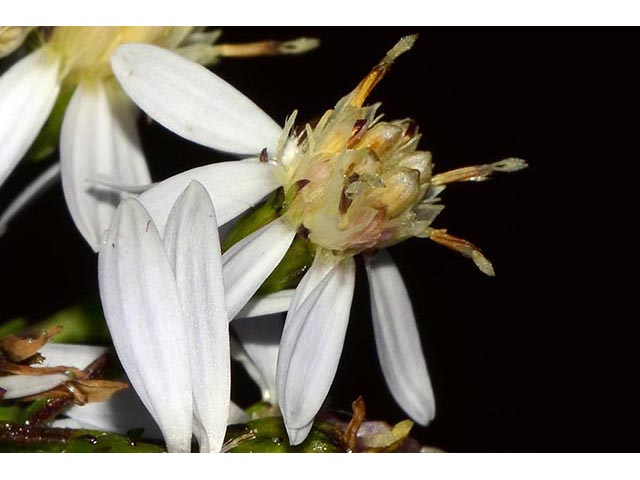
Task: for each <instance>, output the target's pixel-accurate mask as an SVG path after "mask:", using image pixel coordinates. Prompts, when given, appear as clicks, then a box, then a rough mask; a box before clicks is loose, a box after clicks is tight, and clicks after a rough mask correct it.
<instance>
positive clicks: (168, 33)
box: [49, 27, 192, 83]
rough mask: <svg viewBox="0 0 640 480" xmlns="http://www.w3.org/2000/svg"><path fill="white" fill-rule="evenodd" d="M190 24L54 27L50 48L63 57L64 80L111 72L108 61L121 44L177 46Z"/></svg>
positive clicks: (98, 76) (98, 75) (71, 80)
mask: <svg viewBox="0 0 640 480" xmlns="http://www.w3.org/2000/svg"><path fill="white" fill-rule="evenodd" d="M191 28H192V27H56V28H54V30H53V33H52V34H51V38H50V39H49V45H50V47H51V49H52V50H53V51H54V52H55V53H57V54H59V55H61V56H62V58H63V61H64V67H63V72H64V73H65V75H66V81H68V82H72V83H77V82H78V81H79V80H80V79H86V78H87V77H89V78H93V79H102V78H104V77H107V76H109V75H111V66H110V64H109V60H110V58H111V54H112V53H113V51H114V50H115V49H116V48H117V47H118V46H119V45H121V44H123V43H137V42H139V43H152V44H156V45H160V46H164V47H168V48H170V47H175V46H177V45H178V44H179V43H180V42H181V41H182V40H183V39H184V38H185V36H186V35H187V34H188V33H189V32H190V30H191Z"/></svg>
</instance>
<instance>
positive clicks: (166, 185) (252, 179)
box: [138, 158, 280, 231]
mask: <svg viewBox="0 0 640 480" xmlns="http://www.w3.org/2000/svg"><path fill="white" fill-rule="evenodd" d="M273 171H274V167H273V166H272V165H270V164H268V163H262V162H259V161H258V159H257V158H252V159H247V160H242V161H231V162H222V163H215V164H213V165H207V166H204V167H199V168H194V169H192V170H188V171H186V172H182V173H180V174H178V175H175V176H173V177H170V178H168V179H166V180H164V181H163V182H160V183H158V184H157V185H155V186H154V187H153V188H151V189H149V190H147V191H146V192H144V193H143V194H142V195H140V197H139V199H138V200H140V202H141V203H142V204H143V205H144V206H145V207H146V208H147V210H148V211H149V214H150V215H151V217H152V218H153V221H154V222H155V223H156V225H157V226H158V229H159V230H160V231H163V229H164V225H165V223H166V221H167V217H168V216H169V211H170V210H171V207H172V206H173V204H174V202H175V201H176V198H178V195H180V194H181V193H182V192H183V191H184V189H185V188H186V187H187V185H189V183H191V181H192V180H197V181H198V182H200V183H201V184H202V185H203V186H204V187H205V188H206V189H207V192H209V196H210V197H211V201H212V203H213V206H214V209H215V211H216V218H217V220H218V225H224V224H225V223H227V222H228V221H229V220H232V219H233V218H235V217H237V216H238V215H240V214H241V213H242V212H244V211H245V210H246V209H248V208H251V207H253V206H254V205H256V204H257V203H258V202H259V201H260V200H262V199H263V198H264V197H265V196H266V195H267V194H269V193H270V192H272V191H273V190H275V189H276V188H278V187H279V186H280V183H279V182H278V181H277V180H276V178H275V176H274V175H273Z"/></svg>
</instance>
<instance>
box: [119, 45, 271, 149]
mask: <svg viewBox="0 0 640 480" xmlns="http://www.w3.org/2000/svg"><path fill="white" fill-rule="evenodd" d="M111 65H112V68H113V72H114V73H115V75H116V77H117V78H118V80H119V81H120V84H121V85H122V87H123V88H124V90H125V91H126V92H127V94H128V95H129V96H130V97H131V98H132V99H133V100H134V101H135V102H136V103H137V104H138V105H139V106H140V108H142V110H144V111H145V112H146V113H147V114H148V115H149V116H150V117H151V118H153V119H154V120H156V121H157V122H158V123H160V124H161V125H163V126H164V127H166V128H168V129H169V130H171V131H172V132H174V133H176V134H178V135H180V136H181V137H184V138H186V139H188V140H191V141H193V142H196V143H199V144H201V145H205V146H207V147H211V148H215V149H217V150H222V151H225V152H231V153H237V154H249V155H256V154H258V153H260V152H261V151H262V149H263V148H267V149H268V150H269V153H271V154H275V153H276V150H275V148H276V145H277V143H278V137H279V136H280V133H281V131H282V130H281V128H280V127H279V126H278V124H277V123H276V122H274V121H273V120H272V119H271V117H269V116H268V115H267V114H266V113H264V112H263V111H262V110H260V108H258V107H257V106H256V105H255V104H254V103H253V102H252V101H251V100H249V99H248V98H247V97H245V96H244V95H243V94H242V93H240V92H239V91H238V90H236V89H235V88H233V87H232V86H231V85H229V84H228V83H227V82H225V81H224V80H222V79H221V78H219V77H218V76H216V75H215V74H213V73H211V72H210V71H209V70H207V69H206V68H204V67H203V66H201V65H199V64H197V63H194V62H192V61H190V60H187V59H186V58H184V57H182V56H181V55H178V54H176V53H173V52H170V51H168V50H165V49H163V48H160V47H156V46H153V45H145V44H128V45H122V46H121V47H119V48H118V49H117V50H116V51H115V53H114V54H113V56H112V57H111Z"/></svg>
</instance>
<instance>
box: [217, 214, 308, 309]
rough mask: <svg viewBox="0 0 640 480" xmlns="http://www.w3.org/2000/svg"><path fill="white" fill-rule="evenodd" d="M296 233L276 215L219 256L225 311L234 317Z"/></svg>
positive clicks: (282, 255)
mask: <svg viewBox="0 0 640 480" xmlns="http://www.w3.org/2000/svg"><path fill="white" fill-rule="evenodd" d="M295 235H296V232H295V231H294V230H293V229H292V228H290V227H289V226H288V225H287V224H285V223H284V222H283V221H282V219H280V218H278V219H277V220H274V221H273V222H271V223H270V224H268V225H265V226H264V227H262V228H261V229H260V230H258V231H256V232H254V233H252V234H251V235H249V236H248V237H245V238H243V239H242V240H241V241H239V242H238V243H236V244H235V245H234V246H233V247H231V248H230V249H229V250H227V251H226V252H225V253H224V255H223V256H222V266H223V269H224V285H225V289H226V292H227V312H228V313H229V318H230V319H233V318H234V317H235V316H236V315H237V314H238V312H239V311H240V310H241V309H242V307H244V306H245V305H246V304H247V302H248V301H249V299H250V298H251V297H253V295H254V294H255V293H256V292H257V291H258V288H260V285H262V283H263V282H264V281H265V280H266V278H267V277H268V276H269V274H271V272H272V271H273V270H274V269H275V268H276V267H277V266H278V264H279V263H280V261H281V260H282V258H283V257H284V255H285V254H286V253H287V250H288V249H289V246H290V245H291V242H292V241H293V238H294V237H295Z"/></svg>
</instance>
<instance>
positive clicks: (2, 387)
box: [0, 373, 69, 400]
mask: <svg viewBox="0 0 640 480" xmlns="http://www.w3.org/2000/svg"><path fill="white" fill-rule="evenodd" d="M68 380H69V377H67V376H66V375H64V374H62V373H51V374H47V375H7V376H6V377H0V399H3V400H11V399H12V398H20V397H26V396H29V395H35V394H37V393H40V392H46V391H47V390H51V389H52V388H55V387H57V386H58V385H60V384H62V383H64V382H66V381H68ZM3 392H4V396H3V395H2V393H3Z"/></svg>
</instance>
